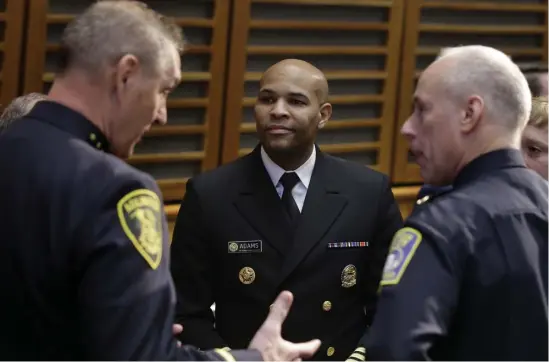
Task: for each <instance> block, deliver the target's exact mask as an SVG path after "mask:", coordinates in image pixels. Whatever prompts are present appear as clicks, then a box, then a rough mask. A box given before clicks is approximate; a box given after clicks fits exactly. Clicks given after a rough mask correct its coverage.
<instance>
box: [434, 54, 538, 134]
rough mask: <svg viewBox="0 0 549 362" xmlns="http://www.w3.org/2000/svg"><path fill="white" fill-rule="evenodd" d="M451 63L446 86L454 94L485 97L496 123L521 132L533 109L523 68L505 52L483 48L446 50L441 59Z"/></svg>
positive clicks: (489, 111)
mask: <svg viewBox="0 0 549 362" xmlns="http://www.w3.org/2000/svg"><path fill="white" fill-rule="evenodd" d="M445 58H446V59H452V60H453V63H452V65H451V66H450V67H449V70H448V71H447V72H446V73H445V74H444V80H443V82H444V83H445V85H446V88H447V89H448V91H449V92H450V93H451V94H454V95H456V96H458V97H469V96H471V95H473V94H476V95H478V96H480V97H482V99H483V101H484V105H485V109H486V113H487V115H488V116H489V118H490V119H491V120H493V121H496V122H500V123H501V124H502V125H504V126H507V127H509V128H511V129H520V130H522V129H523V128H524V127H525V126H526V124H527V122H528V117H529V114H530V110H531V108H532V95H531V92H530V89H529V88H528V82H527V81H526V78H525V76H524V74H523V73H522V72H521V70H520V68H519V67H518V66H517V65H516V64H515V63H513V61H512V60H511V58H510V57H508V56H507V55H506V54H504V53H503V52H501V51H499V50H497V49H494V48H491V47H487V46H482V45H466V46H458V47H452V48H444V49H442V51H441V52H440V54H439V57H438V58H437V60H439V59H445Z"/></svg>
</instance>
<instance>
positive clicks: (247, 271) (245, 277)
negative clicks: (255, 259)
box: [238, 266, 255, 284]
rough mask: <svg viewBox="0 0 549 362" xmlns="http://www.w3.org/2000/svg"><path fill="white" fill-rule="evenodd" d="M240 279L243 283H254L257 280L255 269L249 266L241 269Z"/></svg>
mask: <svg viewBox="0 0 549 362" xmlns="http://www.w3.org/2000/svg"><path fill="white" fill-rule="evenodd" d="M238 279H240V282H241V283H242V284H252V283H253V282H254V280H255V270H253V268H251V267H249V266H245V267H244V268H242V269H240V272H239V273H238Z"/></svg>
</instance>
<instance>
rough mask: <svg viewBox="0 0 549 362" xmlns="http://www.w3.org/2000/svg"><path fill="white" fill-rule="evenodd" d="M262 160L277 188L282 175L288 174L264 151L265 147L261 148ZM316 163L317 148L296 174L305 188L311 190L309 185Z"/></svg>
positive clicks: (314, 148)
mask: <svg viewBox="0 0 549 362" xmlns="http://www.w3.org/2000/svg"><path fill="white" fill-rule="evenodd" d="M261 160H262V161H263V165H264V166H265V169H266V170H267V173H268V174H269V177H270V178H271V181H272V182H273V184H274V186H275V187H276V186H277V185H278V183H279V181H280V178H281V177H282V175H283V174H284V173H285V172H286V171H285V170H284V169H283V168H282V167H280V166H279V165H277V164H276V163H275V162H274V161H273V160H272V159H271V158H270V157H269V155H268V154H267V152H265V150H264V149H263V146H262V147H261ZM315 162H316V147H313V152H312V153H311V155H310V156H309V158H308V159H307V161H305V163H304V164H302V165H301V166H299V167H298V168H297V169H296V170H294V172H295V173H296V174H297V176H299V180H300V181H301V183H303V185H304V186H305V188H309V183H310V182H311V176H312V174H313V169H314V168H315Z"/></svg>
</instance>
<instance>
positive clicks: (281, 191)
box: [171, 59, 402, 361]
mask: <svg viewBox="0 0 549 362" xmlns="http://www.w3.org/2000/svg"><path fill="white" fill-rule="evenodd" d="M254 113H255V120H256V125H257V133H258V136H259V139H260V143H259V144H258V145H257V147H256V148H255V149H254V150H253V151H252V152H251V154H249V155H247V156H244V157H242V158H240V159H238V160H236V161H234V162H232V163H230V164H227V165H224V166H221V167H220V168H218V169H216V170H212V171H210V172H205V173H202V174H200V175H198V176H196V177H194V178H192V179H191V180H190V181H189V182H188V183H187V191H186V193H185V197H184V199H183V202H182V204H181V209H180V211H179V215H178V217H177V220H176V224H175V229H174V233H173V241H172V246H171V247H172V260H171V270H172V275H173V278H174V281H175V287H176V290H177V294H178V298H177V301H178V303H177V314H176V322H177V323H182V324H183V325H184V327H185V329H184V330H183V333H182V334H181V335H180V338H181V341H182V343H183V345H185V344H187V343H189V344H194V345H197V346H199V347H201V348H214V347H225V348H242V347H243V346H246V345H247V344H248V341H249V340H250V338H252V336H253V334H254V333H255V332H254V331H255V330H256V329H257V328H258V327H259V325H260V324H261V321H262V319H263V318H265V315H267V313H268V311H269V308H270V305H271V303H272V301H273V299H274V298H275V296H276V295H277V294H278V293H279V291H280V290H284V289H287V290H291V291H292V292H293V293H294V295H295V304H294V306H293V309H292V311H291V312H290V314H289V316H288V319H287V320H286V323H285V325H284V327H283V331H282V333H283V335H284V337H285V338H287V339H288V340H290V341H295V342H298V341H306V340H309V339H311V338H313V336H314V338H319V339H320V340H322V346H321V348H320V349H319V351H318V353H317V354H315V356H314V357H313V358H314V359H318V360H323V361H326V360H345V359H346V358H347V357H348V356H350V355H351V354H354V355H356V356H357V357H358V358H361V359H364V348H363V346H362V344H361V342H360V340H361V338H362V337H363V336H364V334H365V333H366V331H367V329H368V326H369V324H370V323H371V320H372V318H373V316H374V315H375V308H376V299H377V289H378V285H379V280H380V277H381V271H382V269H383V265H384V263H385V259H386V256H387V251H388V247H389V243H390V241H391V238H392V236H393V234H394V233H395V232H396V231H397V230H398V229H399V228H400V226H401V225H402V217H401V214H400V211H399V208H398V205H397V203H396V201H395V198H394V196H393V193H392V190H391V184H390V182H389V178H388V177H387V176H386V175H384V174H381V173H379V172H377V171H374V170H372V169H370V168H368V167H365V166H364V165H361V164H358V163H353V162H349V161H346V160H343V159H340V158H337V157H333V156H331V155H328V154H326V153H324V152H322V151H321V150H320V148H319V147H318V146H316V145H315V139H316V135H317V132H319V130H321V129H322V128H323V127H324V126H325V125H326V123H327V122H328V120H329V119H330V116H331V114H332V106H331V105H330V103H328V83H327V81H326V78H325V76H324V74H323V73H322V72H321V71H320V70H319V69H317V68H316V67H314V66H313V65H311V64H309V63H307V62H304V61H302V60H297V59H286V60H283V61H281V62H279V63H277V64H275V65H273V66H272V67H270V68H269V69H268V70H267V71H266V72H265V73H264V74H263V76H262V78H261V81H260V90H259V93H258V96H257V100H256V104H255V107H254ZM212 303H215V317H214V315H213V314H212V311H211V309H210V306H211V305H212ZM353 352H355V353H353Z"/></svg>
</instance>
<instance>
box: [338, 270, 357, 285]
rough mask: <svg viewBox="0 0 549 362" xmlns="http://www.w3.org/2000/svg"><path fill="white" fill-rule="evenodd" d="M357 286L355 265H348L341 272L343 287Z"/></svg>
mask: <svg viewBox="0 0 549 362" xmlns="http://www.w3.org/2000/svg"><path fill="white" fill-rule="evenodd" d="M355 285H356V267H355V266H354V265H353V264H349V265H347V266H346V267H345V268H343V271H342V272H341V286H342V287H343V288H351V287H353V286H355Z"/></svg>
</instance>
